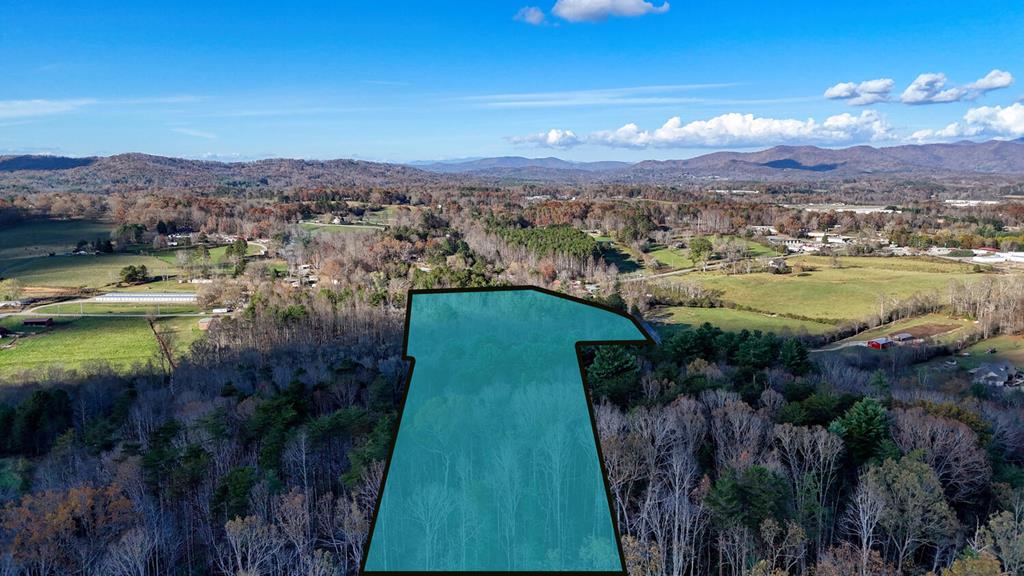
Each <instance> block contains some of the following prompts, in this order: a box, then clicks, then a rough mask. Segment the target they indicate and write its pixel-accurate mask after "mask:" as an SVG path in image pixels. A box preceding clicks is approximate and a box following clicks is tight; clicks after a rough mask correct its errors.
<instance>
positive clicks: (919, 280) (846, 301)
mask: <svg viewBox="0 0 1024 576" xmlns="http://www.w3.org/2000/svg"><path fill="white" fill-rule="evenodd" d="M789 263H790V266H796V265H801V264H802V265H806V266H812V267H814V270H813V271H808V272H804V273H796V272H794V273H791V274H769V273H758V274H743V275H731V276H730V275H725V274H721V273H717V272H709V273H694V274H687V275H684V276H680V277H678V278H679V279H680V280H685V281H697V282H700V283H701V284H703V285H704V286H706V287H708V288H712V289H717V290H721V291H722V297H723V299H724V300H726V301H729V302H733V303H736V304H738V305H742V306H744V307H749V308H752V309H755V310H758V311H761V312H768V313H774V314H784V315H791V316H799V317H803V318H813V319H815V320H816V321H820V322H825V323H839V322H842V321H846V320H858V319H860V318H864V317H866V316H868V315H870V314H871V313H872V312H874V311H875V310H877V309H878V305H879V296H880V295H886V296H896V297H907V296H910V295H912V294H916V293H922V292H937V293H940V294H941V293H944V292H945V291H946V290H947V289H948V288H949V285H950V281H952V280H963V279H967V278H971V277H972V276H974V275H975V273H973V272H972V270H973V267H972V266H970V265H968V264H961V263H958V262H948V261H932V260H923V259H913V258H878V257H875V258H872V257H864V258H854V257H846V258H840V263H841V267H840V268H833V267H832V266H831V263H830V259H829V258H827V257H824V256H802V257H799V258H793V259H791V260H790V261H789ZM666 281H676V279H675V277H673V278H670V279H666Z"/></svg>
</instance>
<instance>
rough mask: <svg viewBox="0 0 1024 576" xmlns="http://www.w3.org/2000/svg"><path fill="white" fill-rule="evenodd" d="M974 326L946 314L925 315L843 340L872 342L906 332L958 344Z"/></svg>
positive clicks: (940, 341) (866, 331) (971, 323)
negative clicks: (959, 339)
mask: <svg viewBox="0 0 1024 576" xmlns="http://www.w3.org/2000/svg"><path fill="white" fill-rule="evenodd" d="M973 326H974V322H972V321H971V320H964V319H958V318H950V317H949V316H946V315H945V314H925V315H923V316H918V317H916V318H910V319H907V320H900V321H898V322H893V323H891V324H886V325H885V326H879V327H877V328H873V329H871V330H865V331H864V332H861V333H860V334H857V335H855V336H851V337H850V338H847V339H846V340H843V342H852V341H863V340H871V339H872V338H878V337H880V336H892V335H893V334H900V333H904V332H905V333H908V334H912V335H913V336H914V337H915V338H932V339H933V340H934V341H935V342H938V343H942V344H945V343H949V342H956V340H957V339H958V338H960V337H962V336H965V335H967V334H968V333H970V331H971V328H972V327H973Z"/></svg>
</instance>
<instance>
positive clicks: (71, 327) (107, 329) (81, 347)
mask: <svg viewBox="0 0 1024 576" xmlns="http://www.w3.org/2000/svg"><path fill="white" fill-rule="evenodd" d="M23 319H24V317H16V316H8V317H6V318H2V319H0V326H4V327H5V328H8V329H10V330H12V331H15V332H22V333H25V334H27V336H25V337H19V338H18V339H17V340H14V339H13V338H11V337H7V338H4V339H2V340H0V377H4V378H11V377H14V376H16V375H18V374H21V373H29V374H31V373H35V372H37V371H39V370H45V369H46V368H48V367H51V366H56V367H63V368H66V369H73V370H80V369H83V368H88V367H89V365H91V364H96V363H107V364H109V365H110V366H111V367H113V368H114V369H121V370H123V369H127V368H130V367H131V366H133V365H136V364H141V365H146V364H148V363H150V362H152V363H153V364H154V365H158V366H159V365H160V360H161V358H162V356H161V355H162V352H161V350H160V347H159V344H158V343H157V340H156V336H155V335H154V334H153V330H152V329H151V328H150V326H149V322H148V321H147V320H146V319H145V318H117V317H110V318H60V319H57V320H56V321H55V324H54V326H53V327H51V328H25V327H23V326H21V322H22V320H23ZM198 320H199V319H198V318H195V317H180V318H160V319H157V320H155V326H156V329H157V330H158V331H159V332H160V333H161V334H164V335H166V338H167V342H168V346H169V348H170V349H171V350H172V354H173V355H174V356H177V357H180V356H181V355H183V354H185V353H186V352H187V351H188V348H189V346H190V345H191V343H192V342H194V341H195V340H196V339H198V338H199V337H200V336H201V335H202V331H201V330H199V328H198ZM12 342H13V345H11V343H12ZM9 345H10V347H9V348H8V347H7V346H9Z"/></svg>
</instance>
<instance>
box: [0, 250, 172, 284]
mask: <svg viewBox="0 0 1024 576" xmlns="http://www.w3.org/2000/svg"><path fill="white" fill-rule="evenodd" d="M129 264H132V265H135V266H138V265H140V264H145V266H146V268H148V269H149V274H150V276H160V275H174V274H176V273H177V268H176V267H175V266H173V265H170V264H168V263H167V262H164V261H163V260H160V259H159V258H155V257H153V256H138V255H133V254H100V255H97V256H50V257H46V256H44V257H42V258H32V259H25V260H20V261H18V262H16V263H14V264H12V265H10V266H8V267H7V268H6V269H4V270H3V272H2V273H3V275H4V276H7V277H10V278H17V279H19V280H21V281H22V283H23V284H24V285H25V286H45V287H55V288H78V287H85V288H99V287H101V286H106V285H108V284H112V283H116V282H117V281H118V280H119V277H120V272H121V269H122V268H124V267H125V266H128V265H129Z"/></svg>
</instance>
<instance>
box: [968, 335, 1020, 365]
mask: <svg viewBox="0 0 1024 576" xmlns="http://www.w3.org/2000/svg"><path fill="white" fill-rule="evenodd" d="M990 348H994V349H995V351H996V352H995V354H989V353H988V350H989V349H990ZM965 351H966V352H968V353H969V354H970V356H957V358H956V360H957V363H958V364H960V366H963V367H964V368H966V369H968V370H971V369H973V368H977V367H978V365H979V364H983V363H985V362H992V361H994V360H1008V361H1010V362H1012V363H1013V364H1014V365H1015V366H1017V367H1018V368H1024V336H1010V335H1005V336H995V337H992V338H988V339H985V340H982V341H980V342H977V343H975V344H974V345H972V346H968V347H967V349H966V350H965Z"/></svg>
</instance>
